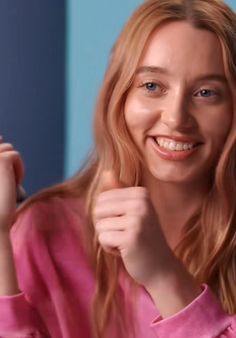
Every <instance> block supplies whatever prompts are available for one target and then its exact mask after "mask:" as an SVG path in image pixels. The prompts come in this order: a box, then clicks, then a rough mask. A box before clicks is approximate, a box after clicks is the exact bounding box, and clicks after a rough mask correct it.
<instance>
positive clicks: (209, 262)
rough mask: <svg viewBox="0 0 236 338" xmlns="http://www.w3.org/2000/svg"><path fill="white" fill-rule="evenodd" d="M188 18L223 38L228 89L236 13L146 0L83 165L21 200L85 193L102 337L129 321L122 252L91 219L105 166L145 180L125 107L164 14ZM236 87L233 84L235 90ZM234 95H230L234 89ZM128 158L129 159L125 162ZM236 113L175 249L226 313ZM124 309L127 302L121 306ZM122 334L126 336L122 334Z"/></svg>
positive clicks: (235, 216)
mask: <svg viewBox="0 0 236 338" xmlns="http://www.w3.org/2000/svg"><path fill="white" fill-rule="evenodd" d="M174 20H186V21H188V22H189V23H191V24H192V25H193V26H194V27H197V28H202V29H207V30H210V31H212V32H214V33H215V34H216V35H217V36H218V37H219V39H220V41H221V43H222V48H223V52H224V56H225V68H226V75H227V79H228V81H229V84H230V86H231V88H233V87H234V86H235V82H236V81H235V79H236V64H235V61H236V44H235V41H236V15H235V14H234V12H233V11H232V10H231V9H230V8H229V7H228V6H227V5H225V4H224V2H223V1H220V0H207V1H205V0H191V1H190V0H147V1H145V2H144V4H143V5H141V6H140V7H139V8H138V9H137V10H136V11H135V12H134V14H133V15H132V16H131V18H130V20H129V21H128V22H127V24H126V25H125V27H124V29H123V31H122V32H121V34H120V37H119V38H118V40H117V42H116V44H115V46H114V48H113V50H112V53H111V58H110V63H109V66H108V69H107V72H106V74H105V78H104V81H103V84H102V87H101V91H100V94H99V96H98V100H97V105H96V111H95V119H94V135H95V146H94V150H93V153H92V155H91V156H90V158H89V159H88V161H87V164H86V166H85V167H84V168H83V169H82V170H80V171H79V173H78V174H77V175H75V176H74V177H73V178H71V179H70V180H68V181H66V182H64V183H61V184H58V185H56V186H54V187H51V188H49V189H46V190H44V191H42V192H40V193H38V194H36V195H35V196H33V197H32V198H30V199H29V200H28V201H26V203H24V204H23V205H22V206H21V207H20V208H19V210H18V211H17V213H20V212H22V211H23V210H24V209H25V208H27V207H28V206H29V205H30V204H32V203H33V202H35V201H36V200H39V199H45V198H50V197H51V196H54V195H60V196H75V197H83V198H84V199H85V200H86V205H87V217H88V224H87V228H85V229H84V231H85V234H86V238H87V241H88V243H89V248H90V250H89V253H90V256H91V259H92V262H93V264H94V270H95V272H96V292H95V298H94V311H93V322H94V332H95V333H94V335H95V336H96V337H97V338H103V337H104V336H105V331H106V327H107V325H108V323H109V320H110V319H111V313H112V311H116V318H118V320H117V321H118V325H119V326H120V327H121V332H122V329H123V328H124V327H125V325H127V324H126V323H125V320H126V318H125V314H124V313H123V312H124V311H121V310H119V309H120V308H121V306H122V305H121V304H120V303H119V301H118V297H117V292H118V275H119V271H120V269H121V268H122V266H121V262H120V261H119V259H118V258H117V257H113V256H111V255H109V254H107V253H105V252H104V251H103V250H101V248H100V246H99V244H98V243H97V239H96V234H95V231H94V227H93V222H92V210H93V203H94V200H95V199H96V196H97V194H98V192H99V184H100V179H101V174H102V172H103V170H105V169H110V168H113V169H115V171H116V174H117V177H119V178H120V180H121V181H122V182H124V183H125V184H126V185H127V186H137V185H138V184H139V183H140V179H141V162H142V158H141V156H140V154H139V152H138V150H137V148H136V146H135V145H134V142H133V141H132V139H131V137H130V135H129V132H128V129H127V127H126V124H125V119H124V114H123V108H124V103H125V100H126V96H127V93H128V91H129V88H130V86H131V84H132V81H133V79H134V75H135V71H136V69H137V67H138V64H139V60H140V59H141V56H142V53H143V51H144V48H145V46H146V44H147V41H148V39H149V37H150V35H151V34H152V32H153V31H154V30H155V29H157V28H158V27H159V26H160V25H161V24H163V23H165V22H166V21H174ZM232 93H233V90H232ZM232 95H233V94H232ZM124 164H125V165H124ZM235 201H236V116H234V121H233V125H232V129H231V131H230V133H229V135H228V138H227V140H226V143H225V147H224V149H223V151H222V155H221V157H220V159H219V162H218V165H217V168H216V170H215V175H214V177H212V186H211V190H210V191H209V194H208V196H206V199H205V201H204V202H203V205H202V209H201V210H199V213H198V214H197V215H195V216H194V217H193V218H192V219H191V221H190V222H189V223H188V225H187V227H186V229H185V232H184V234H183V240H182V242H181V243H180V244H179V246H178V248H177V249H176V254H177V255H178V257H179V258H180V259H181V260H182V261H183V262H184V264H185V265H186V267H187V269H189V271H190V272H191V273H192V275H194V276H195V278H196V279H197V280H198V281H199V282H201V283H203V282H204V283H207V284H209V285H210V286H211V287H212V289H213V290H214V292H215V294H216V295H217V297H218V298H219V299H220V301H221V303H222V304H223V307H224V309H225V310H226V311H227V312H228V313H236V291H235V290H236V289H235V283H236V203H235ZM122 308H123V307H122ZM120 336H125V337H128V335H127V330H126V334H125V335H123V334H122V333H121V335H120Z"/></svg>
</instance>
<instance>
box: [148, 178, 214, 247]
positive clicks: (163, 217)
mask: <svg viewBox="0 0 236 338" xmlns="http://www.w3.org/2000/svg"><path fill="white" fill-rule="evenodd" d="M143 185H144V186H146V188H147V189H148V190H149V193H150V197H151V201H152V204H153V206H154V209H155V211H156V213H157V215H158V219H159V222H160V225H161V227H162V230H163V233H164V235H165V237H166V240H167V242H168V244H169V246H170V247H171V248H172V249H174V248H175V247H176V246H177V244H178V243H179V241H180V240H181V231H182V229H183V227H184V226H185V224H186V223H187V222H188V221H189V219H190V218H191V217H192V216H193V215H194V214H195V213H196V212H197V211H198V210H199V208H201V205H202V201H203V200H204V198H205V196H206V194H207V193H208V191H209V186H208V184H203V182H202V184H199V182H196V183H195V184H194V183H192V182H191V184H184V183H169V182H162V181H159V180H157V179H156V178H154V177H150V176H148V177H146V178H144V180H143Z"/></svg>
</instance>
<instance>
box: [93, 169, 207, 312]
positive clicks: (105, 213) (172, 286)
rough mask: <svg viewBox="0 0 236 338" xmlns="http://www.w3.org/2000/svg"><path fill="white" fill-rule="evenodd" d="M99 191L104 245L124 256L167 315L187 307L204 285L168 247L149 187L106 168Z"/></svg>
mask: <svg viewBox="0 0 236 338" xmlns="http://www.w3.org/2000/svg"><path fill="white" fill-rule="evenodd" d="M101 191H102V192H101V193H100V194H99V196H98V198H97V201H96V203H95V206H94V215H93V216H94V224H95V228H96V231H97V234H98V240H99V242H100V244H101V246H102V247H103V249H104V250H105V251H107V252H110V253H111V254H119V255H120V256H121V258H122V260H123V263H124V265H125V268H126V270H127V272H128V274H129V275H130V276H131V277H132V278H133V279H134V280H135V281H136V282H138V283H140V284H142V285H143V286H144V287H145V288H146V290H147V291H148V292H149V294H150V295H151V297H152V299H153V301H154V302H155V304H156V306H157V308H158V310H159V311H160V314H161V315H162V317H163V318H166V317H169V316H171V315H173V314H175V313H176V312H178V311H180V310H181V309H183V308H184V307H185V306H187V305H188V304H189V303H190V302H191V301H192V300H193V299H194V298H196V297H197V296H198V295H199V294H200V293H201V288H200V287H199V285H198V284H197V283H196V281H195V280H194V278H193V277H192V276H191V275H190V274H189V273H188V271H187V270H186V269H185V267H184V266H183V264H182V262H180V261H179V260H178V259H177V258H176V257H175V255H174V253H173V252H172V251H171V249H170V248H169V246H168V244H167V242H166V239H165V237H164V235H163V232H162V230H161V227H160V225H159V222H158V217H157V215H156V212H155V210H154V208H153V206H152V203H151V201H150V198H149V195H148V191H147V189H145V188H143V187H131V188H126V187H124V186H122V184H121V183H120V182H118V181H117V180H116V178H115V177H114V174H113V173H112V172H106V173H104V181H103V183H102V186H101Z"/></svg>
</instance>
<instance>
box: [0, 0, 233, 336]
mask: <svg viewBox="0 0 236 338" xmlns="http://www.w3.org/2000/svg"><path fill="white" fill-rule="evenodd" d="M235 38H236V15H235V14H234V13H233V11H232V10H230V8H229V7H227V6H226V5H225V4H224V3H223V2H221V1H217V0H208V1H204V0H195V1H186V0H148V1H146V2H145V3H144V4H143V5H142V6H141V7H140V8H139V9H138V10H137V11H136V12H135V13H134V14H133V16H132V17H131V19H130V20H129V22H128V23H127V25H126V26H125V28H124V30H123V32H122V33H121V35H120V37H119V39H118V41H117V43H116V45H115V47H114V49H113V51H112V55H111V60H110V65H109V67H108V70H107V73H106V76H105V79H104V83H103V86H102V88H101V92H100V95H99V98H98V102H97V108H96V112H95V147H94V151H93V154H92V155H91V158H90V159H89V161H88V163H87V165H86V167H85V168H84V169H83V170H81V171H80V172H79V173H78V175H76V176H75V177H74V178H72V179H71V180H69V181H67V182H64V183H62V184H60V185H57V186H55V187H52V188H50V189H47V190H45V191H42V192H41V193H39V194H37V195H35V196H34V197H32V198H31V199H29V200H28V201H26V203H25V204H23V205H22V206H21V207H20V208H19V209H18V210H17V214H16V216H17V219H16V220H15V224H14V226H13V227H12V230H11V241H10V236H9V232H10V225H11V224H12V220H13V218H14V217H15V216H14V214H15V212H14V211H15V205H14V204H15V203H14V201H15V195H16V193H15V190H16V189H15V183H17V184H19V183H20V182H21V180H22V176H23V174H22V173H23V164H22V161H21V159H20V155H19V154H18V153H17V152H16V151H15V150H14V148H13V147H12V146H11V145H9V144H4V143H3V144H1V145H0V151H1V153H0V177H1V186H2V189H1V195H0V196H1V198H0V201H1V202H0V206H1V209H0V215H1V218H0V224H1V235H0V242H1V243H0V278H1V279H0V295H1V297H0V318H1V319H0V336H1V337H9V336H10V337H17V336H20V337H23V338H26V337H29V336H30V337H56V338H59V337H63V338H65V337H70V338H71V337H76V338H77V337H86V338H87V337H99V338H101V337H113V338H115V337H135V338H144V337H145V338H146V337H148V338H152V337H160V338H168V337H176V338H180V337H181V338H183V337H192V338H195V337H196V338H199V337H202V338H203V337H222V338H223V337H227V338H229V337H236V317H235V313H236V292H235V281H236V275H235V266H236V259H235V252H236V251H235V246H236V235H235V227H236V216H235V196H236V182H235V172H236V162H235V155H236V154H235V152H236V147H235V144H236V135H235V116H236V115H235V111H234V110H235V102H234V99H235V97H234V92H235V79H236V64H235V56H236V44H235ZM11 245H12V246H11ZM11 247H13V252H14V254H12V253H11ZM13 255H14V259H13ZM14 261H15V262H16V264H15V266H16V269H15V267H14V263H13V262H14Z"/></svg>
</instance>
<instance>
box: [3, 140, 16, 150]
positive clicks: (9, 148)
mask: <svg viewBox="0 0 236 338" xmlns="http://www.w3.org/2000/svg"><path fill="white" fill-rule="evenodd" d="M0 142H1V141H0ZM13 149H14V146H13V145H12V144H11V143H0V152H4V151H7V150H13Z"/></svg>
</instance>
